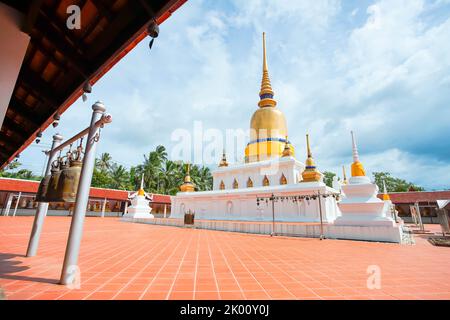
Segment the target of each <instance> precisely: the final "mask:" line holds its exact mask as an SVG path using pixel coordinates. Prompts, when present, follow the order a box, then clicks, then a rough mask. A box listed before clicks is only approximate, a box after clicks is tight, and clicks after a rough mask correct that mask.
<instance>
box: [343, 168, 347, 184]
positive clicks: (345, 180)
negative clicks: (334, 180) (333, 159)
mask: <svg viewBox="0 0 450 320" xmlns="http://www.w3.org/2000/svg"><path fill="white" fill-rule="evenodd" d="M342 174H343V180H342V184H348V181H347V173H346V172H345V166H342Z"/></svg>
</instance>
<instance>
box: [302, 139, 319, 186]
mask: <svg viewBox="0 0 450 320" xmlns="http://www.w3.org/2000/svg"><path fill="white" fill-rule="evenodd" d="M306 150H307V153H308V158H307V159H306V163H305V164H306V167H305V171H303V173H302V177H303V181H302V182H314V181H320V180H321V179H322V174H321V173H320V172H319V170H317V167H316V165H315V163H314V159H313V157H312V153H311V147H310V145H309V134H307V135H306Z"/></svg>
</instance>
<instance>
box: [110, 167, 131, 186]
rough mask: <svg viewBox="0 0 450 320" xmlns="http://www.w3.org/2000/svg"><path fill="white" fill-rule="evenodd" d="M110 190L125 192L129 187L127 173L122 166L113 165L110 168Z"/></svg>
mask: <svg viewBox="0 0 450 320" xmlns="http://www.w3.org/2000/svg"><path fill="white" fill-rule="evenodd" d="M110 175H111V188H113V189H121V190H126V189H127V188H129V187H130V185H129V173H128V171H127V169H126V168H125V167H124V166H122V165H116V164H113V165H112V167H111V172H110Z"/></svg>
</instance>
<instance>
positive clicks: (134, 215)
mask: <svg viewBox="0 0 450 320" xmlns="http://www.w3.org/2000/svg"><path fill="white" fill-rule="evenodd" d="M122 218H124V219H154V218H155V216H154V215H152V214H151V213H150V212H148V211H147V212H144V211H137V212H130V211H129V210H128V212H127V213H126V214H124V215H123V217H122Z"/></svg>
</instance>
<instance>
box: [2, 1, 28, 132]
mask: <svg viewBox="0 0 450 320" xmlns="http://www.w3.org/2000/svg"><path fill="white" fill-rule="evenodd" d="M24 20H25V17H24V15H23V14H21V13H20V12H19V11H17V10H15V9H13V8H11V7H9V6H7V5H5V4H4V3H0V43H2V50H0V65H1V66H2V68H1V69H2V71H1V72H0V126H1V124H2V123H3V119H4V118H5V114H6V109H7V108H8V105H9V100H11V96H12V93H13V90H14V86H15V85H16V81H17V76H18V75H19V71H20V67H21V66H22V61H23V58H24V57H25V52H26V51H27V47H28V43H29V41H30V36H29V35H27V34H26V33H23V32H22V30H21V27H22V25H23V24H24V22H25V21H24Z"/></svg>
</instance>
